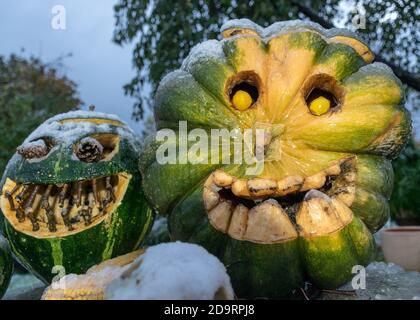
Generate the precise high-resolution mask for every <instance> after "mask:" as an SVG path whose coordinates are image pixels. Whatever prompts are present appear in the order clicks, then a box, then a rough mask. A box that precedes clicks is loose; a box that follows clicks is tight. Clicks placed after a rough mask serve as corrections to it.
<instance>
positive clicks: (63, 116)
mask: <svg viewBox="0 0 420 320" xmlns="http://www.w3.org/2000/svg"><path fill="white" fill-rule="evenodd" d="M72 118H79V119H89V118H99V119H107V120H113V121H119V122H121V123H123V124H125V123H124V121H122V120H121V119H120V118H119V117H118V116H117V115H115V114H109V113H103V112H97V111H86V110H77V111H69V112H66V113H60V114H58V115H56V116H54V117H52V118H50V119H48V120H47V121H46V122H57V121H62V120H67V119H72Z"/></svg>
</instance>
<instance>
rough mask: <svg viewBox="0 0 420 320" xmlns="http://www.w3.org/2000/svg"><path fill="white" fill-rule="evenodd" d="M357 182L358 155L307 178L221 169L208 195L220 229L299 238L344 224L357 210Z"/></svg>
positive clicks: (273, 238) (261, 237)
mask: <svg viewBox="0 0 420 320" xmlns="http://www.w3.org/2000/svg"><path fill="white" fill-rule="evenodd" d="M355 184H356V158H355V157H351V158H346V159H342V160H340V161H338V162H337V163H335V164H333V165H331V166H330V167H328V168H326V169H324V170H322V171H321V172H318V173H316V174H314V175H312V176H309V177H306V178H302V177H300V176H289V177H286V178H283V179H281V180H275V179H263V178H253V179H238V178H236V177H233V176H231V175H229V174H228V173H226V172H224V171H223V170H216V171H215V172H213V173H212V174H211V175H210V176H209V177H208V179H207V180H206V182H205V184H204V189H203V201H204V206H205V208H206V211H207V214H208V218H209V221H210V223H211V224H212V225H213V227H214V228H216V229H217V230H219V231H221V232H223V233H227V234H228V235H229V236H231V237H232V238H234V239H237V240H247V241H251V242H256V243H276V242H283V241H286V240H290V239H294V238H296V237H297V236H298V233H299V232H304V233H313V234H325V233H328V232H333V231H335V230H337V229H338V228H339V227H343V226H344V225H345V224H346V223H347V222H348V219H349V212H350V216H351V213H352V212H351V210H350V209H349V208H348V207H350V206H351V204H352V203H353V201H354V197H355V192H356V187H355ZM331 212H333V213H334V214H335V215H336V216H337V217H336V218H337V219H338V220H337V221H338V222H334V221H335V220H334V219H332V218H331ZM324 215H326V216H328V215H329V216H330V217H329V218H328V219H324V218H323V216H324ZM316 219H319V220H320V223H319V224H318V225H316V222H315V220H316ZM321 220H324V221H321ZM327 220H328V221H329V222H328V223H327V222H325V221H327ZM324 223H327V225H324ZM309 229H311V230H312V231H308V230H309Z"/></svg>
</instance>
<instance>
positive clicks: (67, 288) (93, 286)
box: [41, 249, 144, 300]
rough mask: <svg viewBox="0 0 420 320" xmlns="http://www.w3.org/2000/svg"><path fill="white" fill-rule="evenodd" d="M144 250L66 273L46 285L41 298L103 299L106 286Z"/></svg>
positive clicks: (125, 269)
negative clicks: (79, 271)
mask: <svg viewBox="0 0 420 320" xmlns="http://www.w3.org/2000/svg"><path fill="white" fill-rule="evenodd" d="M143 252H144V250H143V249H139V250H136V251H133V252H130V253H127V254H125V255H122V256H118V257H116V258H113V259H109V260H106V261H104V262H101V263H100V264H98V265H94V266H93V267H91V268H89V270H88V271H86V273H85V274H80V275H77V274H73V273H71V274H67V275H65V276H64V277H62V278H61V279H59V280H58V281H56V282H53V283H52V284H51V285H50V286H48V287H47V288H46V289H45V290H44V293H43V294H42V297H41V299H42V300H104V299H105V290H106V287H107V286H108V285H109V284H110V283H111V282H112V281H113V280H115V279H117V278H118V277H120V276H121V275H122V274H124V272H125V271H127V269H128V268H130V265H131V263H132V262H133V261H134V260H135V259H136V258H137V257H138V256H139V255H141V254H143Z"/></svg>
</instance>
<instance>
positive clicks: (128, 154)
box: [0, 111, 153, 283]
mask: <svg viewBox="0 0 420 320" xmlns="http://www.w3.org/2000/svg"><path fill="white" fill-rule="evenodd" d="M97 118H99V119H100V121H102V120H103V119H105V121H106V122H109V123H105V124H99V125H97V124H95V123H91V122H90V121H95V120H96V119H97ZM72 119H78V121H80V119H81V120H82V123H85V122H84V121H86V123H87V124H85V126H86V128H84V130H75V131H74V134H71V135H70V136H71V137H70V138H66V139H64V138H62V137H60V133H59V132H60V130H63V132H65V130H67V129H66V128H67V127H65V126H69V128H70V129H68V130H71V129H75V128H78V125H79V122H75V123H72ZM62 120H65V121H68V123H66V124H64V127H63V124H61V126H62V128H60V124H59V123H58V122H60V121H62ZM114 121H116V125H114ZM45 125H47V126H51V125H52V126H53V127H54V126H56V127H57V128H59V129H58V131H57V132H56V134H57V133H58V134H57V136H56V137H54V138H55V140H56V141H55V146H56V147H54V148H53V149H52V150H51V152H50V153H49V154H48V156H47V157H46V158H45V159H42V160H41V161H38V162H32V163H30V162H28V161H27V160H25V159H24V158H23V157H22V156H20V155H19V154H17V153H16V154H15V155H14V156H13V158H12V159H11V160H10V162H9V164H8V166H7V168H6V170H5V172H4V175H3V179H2V184H1V185H2V188H3V185H4V183H5V181H6V178H9V179H11V180H13V181H17V182H31V183H36V184H59V183H66V182H71V181H77V180H86V179H92V178H94V177H103V176H110V175H114V174H117V173H121V172H124V173H128V174H130V175H131V179H130V181H129V184H128V187H127V190H126V193H125V194H124V196H123V198H122V200H121V202H120V204H119V205H118V206H117V208H116V209H115V210H114V211H113V212H112V213H107V218H106V219H105V220H103V221H102V222H100V223H99V224H97V225H95V226H93V227H90V228H87V229H85V230H82V231H80V232H77V233H74V234H70V235H67V236H60V237H54V236H51V237H48V238H37V237H33V236H31V235H28V234H26V233H23V232H20V231H19V230H17V229H16V228H14V227H13V226H12V224H11V223H10V221H9V220H8V219H7V218H5V217H4V216H2V217H1V221H0V222H1V223H0V224H1V225H2V229H3V230H2V231H3V234H4V236H5V237H6V238H7V239H8V240H9V243H10V246H11V248H12V251H13V253H14V255H15V256H16V258H17V259H18V260H19V262H20V263H21V264H22V265H23V266H25V268H27V269H28V270H29V271H31V272H32V273H34V274H35V275H36V276H37V277H38V278H39V279H41V280H42V281H44V282H45V283H50V282H51V281H52V279H53V278H54V277H55V276H57V275H60V276H61V275H62V273H63V272H65V273H66V274H68V273H76V274H81V273H84V272H86V271H87V269H89V268H90V267H91V266H93V265H95V264H98V263H100V262H102V261H104V260H107V259H110V258H113V257H116V256H119V255H122V254H125V253H128V252H131V251H133V250H135V249H137V248H138V247H139V245H140V244H141V242H142V241H143V240H144V238H145V236H146V235H147V233H148V231H149V230H150V227H151V225H152V222H153V213H152V210H151V209H150V208H149V206H148V205H147V203H146V200H145V198H144V194H143V191H142V190H141V187H140V186H141V176H140V173H139V171H138V166H137V162H138V156H139V146H138V145H137V143H136V142H135V139H134V134H133V133H132V131H131V129H129V128H128V127H127V126H126V125H125V124H123V123H122V122H120V121H119V120H118V119H114V118H113V117H112V118H110V116H109V115H106V114H101V113H96V112H83V111H77V112H71V113H68V114H63V115H59V116H56V117H55V118H52V119H50V120H47V121H46V123H44V124H43V125H41V127H40V128H38V129H37V130H35V131H34V133H32V134H31V135H30V136H29V137H28V139H27V140H28V141H29V140H32V139H36V138H39V137H41V136H45V134H46V132H45V130H43V129H42V126H45ZM47 133H48V132H47ZM101 133H103V134H115V135H119V137H120V142H119V150H118V152H117V153H116V154H115V155H114V156H113V157H112V159H111V160H109V161H100V162H95V163H85V162H82V161H78V159H75V157H74V155H73V145H74V144H75V143H76V142H77V141H79V140H80V139H82V138H84V137H88V136H92V135H97V134H101Z"/></svg>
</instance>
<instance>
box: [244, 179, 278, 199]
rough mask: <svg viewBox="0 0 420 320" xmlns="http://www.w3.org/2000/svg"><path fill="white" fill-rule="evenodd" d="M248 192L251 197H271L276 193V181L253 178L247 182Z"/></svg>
mask: <svg viewBox="0 0 420 320" xmlns="http://www.w3.org/2000/svg"><path fill="white" fill-rule="evenodd" d="M247 184H248V190H249V193H250V194H251V195H252V196H256V197H261V196H271V195H273V194H275V193H276V191H277V181H275V180H272V179H261V178H254V179H251V180H248V182H247Z"/></svg>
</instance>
